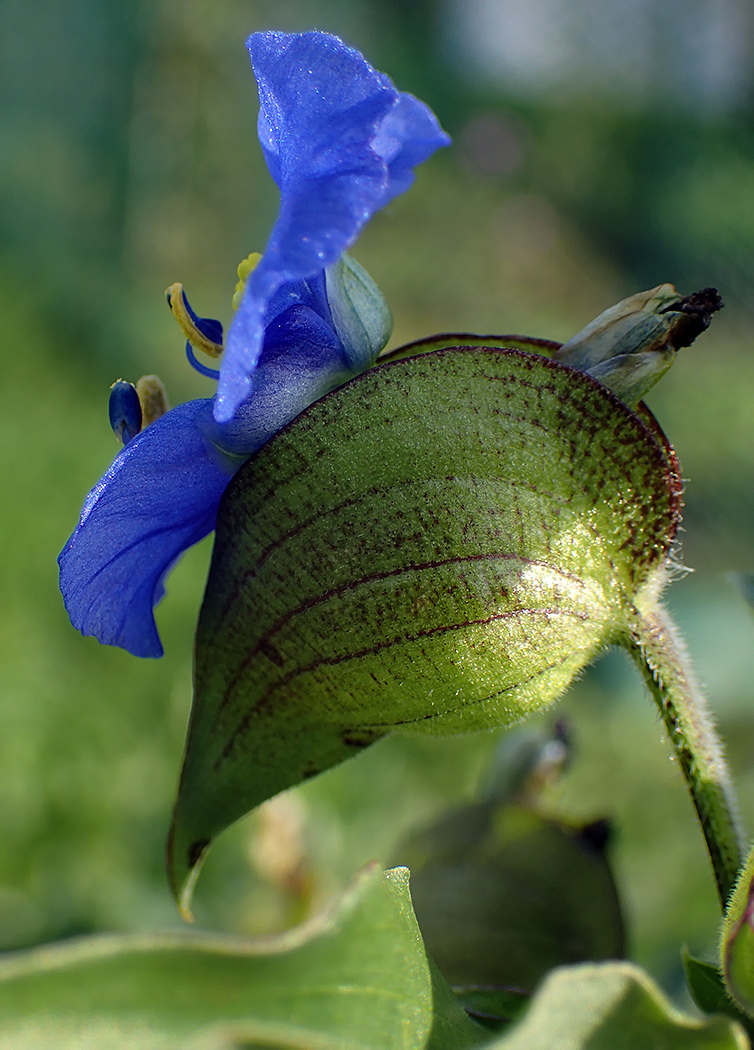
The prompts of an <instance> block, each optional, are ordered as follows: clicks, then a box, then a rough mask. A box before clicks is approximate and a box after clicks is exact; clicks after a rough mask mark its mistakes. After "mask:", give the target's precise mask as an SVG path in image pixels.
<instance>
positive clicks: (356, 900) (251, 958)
mask: <svg viewBox="0 0 754 1050" xmlns="http://www.w3.org/2000/svg"><path fill="white" fill-rule="evenodd" d="M483 1035H484V1033H483V1030H482V1029H480V1028H479V1027H478V1026H477V1025H476V1024H475V1023H474V1022H472V1021H471V1020H469V1018H468V1017H467V1016H466V1015H465V1013H464V1012H463V1010H462V1009H461V1007H460V1006H459V1005H458V1004H457V1002H456V1001H455V998H454V996H453V993H452V992H451V991H450V989H449V988H448V986H447V985H446V984H445V982H444V981H443V980H442V978H440V977H439V976H438V974H437V973H436V972H435V971H434V969H433V967H432V965H431V963H430V962H429V961H428V959H427V955H426V952H425V951H424V947H423V944H422V941H421V937H420V934H419V931H418V928H417V925H416V920H415V919H414V916H413V913H412V911H411V900H410V896H409V891H408V873H407V872H406V871H404V870H400V869H398V870H394V871H392V872H387V873H386V874H385V875H383V874H382V873H381V872H379V871H377V870H376V869H375V868H372V869H371V870H367V871H365V872H363V873H362V875H361V876H360V878H359V879H358V880H357V882H356V883H355V884H354V886H353V887H352V888H351V890H350V891H349V892H348V893H347V894H346V895H345V896H344V898H343V899H342V901H341V902H340V904H339V906H338V907H337V909H334V910H333V911H332V912H331V913H330V914H327V915H325V916H324V917H323V918H322V919H320V920H318V921H316V922H313V923H310V924H308V925H307V926H305V927H301V928H299V929H298V930H296V931H293V932H292V933H290V934H287V935H284V936H282V937H280V938H274V939H268V940H266V941H259V942H249V941H242V940H240V939H237V938H230V937H223V936H220V935H217V934H212V933H202V932H196V933H194V932H190V933H186V934H177V933H175V934H167V933H165V934H144V935H121V936H106V937H97V938H91V939H86V940H81V941H75V942H71V943H68V944H61V945H54V946H50V947H44V948H39V949H35V950H32V951H28V952H20V953H18V954H16V955H11V956H8V957H6V959H5V960H3V962H2V964H0V1044H1V1045H3V1046H13V1047H15V1048H27V1047H28V1048H29V1050H31V1048H34V1050H45V1048H47V1047H49V1048H50V1050H64V1048H70V1050H73V1048H76V1050H82V1048H92V1050H95V1048H96V1050H108V1048H113V1050H116V1048H121V1047H122V1048H126V1047H128V1048H131V1047H135V1046H138V1047H139V1048H140V1050H142V1048H145V1050H146V1048H150V1050H151V1048H155V1050H156V1048H157V1047H159V1048H160V1050H163V1048H169V1047H176V1048H180V1050H184V1048H186V1047H191V1046H196V1047H201V1048H202V1050H214V1048H216V1047H217V1048H219V1047H228V1046H241V1045H243V1046H248V1045H250V1046H267V1047H270V1046H276V1047H289V1046H290V1047H307V1048H312V1050H315V1048H319V1047H322V1048H324V1047H327V1048H328V1050H385V1048H387V1047H390V1048H401V1047H402V1048H405V1050H415V1048H417V1047H424V1046H427V1047H432V1048H434V1050H451V1048H463V1047H468V1046H472V1045H474V1043H476V1042H478V1041H479V1039H480V1036H483Z"/></svg>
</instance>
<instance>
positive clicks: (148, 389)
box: [136, 376, 170, 430]
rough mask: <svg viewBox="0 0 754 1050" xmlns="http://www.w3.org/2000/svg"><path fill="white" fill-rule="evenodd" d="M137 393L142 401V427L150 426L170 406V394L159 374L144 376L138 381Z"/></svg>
mask: <svg viewBox="0 0 754 1050" xmlns="http://www.w3.org/2000/svg"><path fill="white" fill-rule="evenodd" d="M136 393H137V394H138V395H139V401H140V402H141V420H142V422H141V428H142V430H143V429H144V427H148V426H149V424H150V423H154V421H155V420H156V419H159V418H160V416H164V415H165V413H166V412H167V410H168V409H169V408H170V405H169V404H168V395H167V392H166V391H165V387H164V385H163V382H162V380H161V379H160V378H159V376H142V377H141V379H139V380H138V381H137V383H136Z"/></svg>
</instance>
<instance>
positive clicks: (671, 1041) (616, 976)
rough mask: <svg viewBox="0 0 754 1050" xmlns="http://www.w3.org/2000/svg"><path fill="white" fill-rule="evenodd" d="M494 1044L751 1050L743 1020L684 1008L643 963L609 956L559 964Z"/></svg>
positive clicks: (505, 1047)
mask: <svg viewBox="0 0 754 1050" xmlns="http://www.w3.org/2000/svg"><path fill="white" fill-rule="evenodd" d="M489 1047H490V1050H492V1048H494V1050H554V1048H555V1047H557V1050H638V1048H639V1047H641V1048H642V1050H648V1048H650V1047H651V1048H652V1050H748V1048H749V1040H748V1039H747V1037H746V1035H745V1034H744V1031H743V1029H742V1028H741V1026H740V1025H739V1024H737V1022H735V1021H732V1020H731V1019H730V1018H724V1017H712V1018H709V1019H707V1020H704V1021H700V1020H697V1019H696V1018H693V1017H690V1016H689V1015H688V1014H683V1013H681V1012H680V1011H678V1010H676V1009H675V1008H674V1007H673V1006H671V1004H670V1003H669V1002H668V1000H667V999H666V998H665V996H664V995H663V993H662V992H661V991H660V989H659V988H658V987H657V985H656V984H655V982H654V981H653V980H652V979H651V978H650V977H649V976H648V975H647V974H646V973H645V972H644V971H643V970H641V969H639V967H638V966H634V965H633V964H631V963H627V962H607V963H597V964H590V963H586V964H584V965H582V966H571V967H568V968H566V969H561V970H555V971H553V973H552V974H550V976H549V977H548V978H547V979H546V980H545V981H544V983H543V984H542V986H541V988H540V989H539V991H538V992H537V994H536V996H535V997H534V999H533V1000H532V1003H531V1006H530V1007H529V1009H528V1010H527V1012H526V1015H525V1016H524V1017H523V1019H522V1020H521V1021H520V1022H519V1023H518V1024H516V1025H515V1027H514V1028H513V1029H512V1030H511V1031H510V1032H507V1033H506V1034H505V1035H503V1036H502V1037H500V1038H498V1039H497V1040H496V1041H494V1042H492V1043H490V1044H489Z"/></svg>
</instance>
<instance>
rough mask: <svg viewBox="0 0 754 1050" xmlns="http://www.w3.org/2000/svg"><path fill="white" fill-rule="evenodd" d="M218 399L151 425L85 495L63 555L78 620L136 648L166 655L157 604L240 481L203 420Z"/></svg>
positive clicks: (68, 599)
mask: <svg viewBox="0 0 754 1050" xmlns="http://www.w3.org/2000/svg"><path fill="white" fill-rule="evenodd" d="M211 405H212V402H211V401H208V400H200V401H189V402H187V403H186V404H184V405H179V406H178V407H177V408H174V409H171V411H170V412H168V413H167V414H166V415H164V416H163V417H162V418H161V419H158V420H157V421H156V422H155V423H152V424H151V425H150V426H148V427H147V428H146V429H145V430H143V431H142V432H141V433H140V434H139V435H137V437H136V438H134V440H133V441H131V442H130V443H129V444H128V445H127V446H126V447H125V448H124V449H123V451H122V452H121V453H120V454H119V455H118V456H117V457H116V459H115V460H114V462H113V464H112V466H111V467H110V469H109V470H108V472H107V473H106V474H105V475H104V477H103V478H102V479H101V480H100V482H99V483H98V484H97V485H96V486H95V487H94V488H93V489H92V491H91V492H90V493H89V496H88V497H87V500H86V503H85V504H84V510H83V512H82V514H81V520H80V521H79V524H78V526H77V527H76V530H75V532H74V533H73V535H72V536H71V538H70V539H69V541H68V543H67V544H66V545H65V547H64V549H63V551H62V552H61V554H60V557H59V558H58V563H59V565H60V589H61V591H62V593H63V598H64V600H65V605H66V609H67V610H68V614H69V616H70V618H71V622H72V623H73V625H74V627H76V628H78V630H80V631H81V633H82V634H85V635H94V637H95V638H98V639H99V641H100V642H103V643H105V644H107V645H119V646H121V647H122V648H124V649H127V650H128V651H129V652H131V653H133V654H134V656H161V655H162V651H163V650H162V644H161V642H160V638H159V635H158V633H157V625H156V624H155V620H154V613H153V609H154V606H155V605H156V604H157V602H158V601H159V600H160V598H161V597H162V594H163V591H164V588H163V585H162V580H163V577H164V576H165V573H166V572H167V570H168V569H169V568H170V566H171V565H172V564H173V562H175V560H176V559H177V558H178V557H179V555H180V554H181V553H182V552H183V551H184V550H186V549H187V548H188V547H190V546H192V545H193V544H194V543H197V542H198V541H199V540H200V539H202V538H203V537H204V536H206V535H207V533H209V532H211V531H212V529H214V527H215V519H216V517H217V507H218V504H219V502H220V497H221V496H222V494H223V492H224V491H225V487H226V485H227V484H228V481H229V480H230V477H229V475H228V474H227V473H225V472H224V471H223V470H221V469H220V467H219V466H218V465H217V464H216V462H215V461H214V459H213V458H212V457H211V456H210V454H209V453H208V451H207V447H206V445H205V442H204V438H203V437H202V432H201V429H200V423H201V420H202V419H203V418H204V417H207V416H209V415H210V414H211Z"/></svg>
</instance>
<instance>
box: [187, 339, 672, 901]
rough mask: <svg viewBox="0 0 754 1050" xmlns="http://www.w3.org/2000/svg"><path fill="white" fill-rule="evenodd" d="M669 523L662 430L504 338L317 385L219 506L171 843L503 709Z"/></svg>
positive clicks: (610, 604) (611, 598)
mask: <svg viewBox="0 0 754 1050" xmlns="http://www.w3.org/2000/svg"><path fill="white" fill-rule="evenodd" d="M677 520H678V481H677V475H676V474H675V469H674V464H673V461H672V459H671V457H670V455H669V453H668V451H667V447H666V445H665V444H664V441H663V439H662V437H661V435H659V433H658V432H657V430H650V429H648V427H647V426H646V425H645V424H644V423H643V422H642V421H641V420H640V419H639V417H638V416H637V415H635V414H634V413H633V412H631V411H630V410H629V409H627V408H626V406H625V405H624V404H623V403H622V402H620V401H619V400H618V399H617V398H615V397H614V396H613V395H612V394H611V393H610V392H609V391H608V390H606V389H605V388H604V387H603V386H601V385H599V384H598V383H596V382H594V381H593V380H592V379H591V378H590V377H589V376H586V375H584V374H583V373H580V372H577V371H575V370H573V369H571V368H568V367H567V366H565V365H557V364H553V363H552V362H551V361H549V360H548V359H546V358H544V357H540V356H537V355H530V354H526V353H521V352H518V351H514V350H493V349H479V348H476V349H475V348H456V349H450V350H444V351H438V352H436V353H433V354H424V355H421V356H419V357H415V358H410V359H407V360H404V361H397V362H394V363H389V364H386V365H383V366H382V367H380V368H377V369H375V370H373V371H371V372H368V373H366V374H365V375H363V376H361V377H359V378H358V379H357V380H355V381H354V382H352V383H350V384H347V385H346V386H345V387H343V388H341V389H340V390H337V391H335V392H333V393H332V394H330V395H328V396H327V397H325V398H323V399H322V400H320V401H319V402H317V403H316V404H315V405H313V406H312V407H311V408H310V409H308V410H307V411H306V412H304V413H302V414H301V415H300V416H299V417H298V418H297V419H296V420H295V421H294V422H293V423H292V424H291V425H290V426H289V427H287V428H285V429H284V430H283V431H282V432H281V433H279V434H278V435H276V436H275V437H274V438H273V439H272V440H271V441H270V442H269V443H268V444H267V445H266V446H265V447H264V448H263V449H261V450H260V452H259V454H257V455H256V456H254V457H252V459H251V460H250V461H249V462H248V463H247V464H246V465H245V466H244V467H243V468H242V469H241V470H240V471H239V473H238V475H237V476H236V478H235V479H234V482H233V483H231V485H230V486H229V488H228V490H227V492H226V495H225V497H224V499H223V502H222V504H221V508H220V513H219V517H218V524H217V534H216V541H215V549H214V555H213V562H212V567H211V570H210V576H209V581H208V584H207V591H206V594H205V599H204V605H203V608H202V612H201V616H200V622H199V627H198V631H197V641H196V665H195V696H194V708H193V712H192V719H191V725H190V728H189V738H188V743H187V752H186V758H185V764H184V769H183V775H182V779H181V785H180V789H179V797H178V801H177V804H176V810H175V814H174V824H173V829H172V834H171V841H170V846H169V872H170V878H171V884H172V886H173V889H174V892H175V893H176V896H182V901H183V904H184V906H186V905H187V901H188V898H189V895H190V890H191V883H190V881H187V880H188V879H189V875H190V873H191V872H192V869H193V870H194V871H196V870H198V869H196V865H197V863H198V860H199V858H200V857H201V855H202V853H203V852H204V850H205V849H206V847H207V845H208V844H209V842H210V841H211V840H212V839H213V838H214V837H215V836H216V835H217V834H218V833H219V832H220V831H222V830H223V829H224V828H225V827H227V825H228V824H230V823H231V822H232V821H234V820H235V819H237V818H238V817H240V816H241V815H242V814H243V813H245V812H246V811H247V810H249V809H251V808H252V807H253V806H255V805H257V804H258V803H259V802H261V801H263V800H264V799H266V798H268V797H270V796H271V795H274V794H276V793H277V792H278V791H280V790H282V789H283V788H286V787H289V786H291V785H293V784H296V783H298V782H300V781H301V780H304V779H306V778H308V777H311V776H313V775H315V774H317V773H319V772H321V771H322V770H324V769H327V768H328V767H330V766H332V765H334V764H336V763H338V762H341V761H342V760H343V759H345V758H348V757H350V756H352V755H354V754H356V753H357V752H358V751H359V750H361V749H362V748H363V747H365V746H367V745H368V744H370V743H372V742H373V741H375V740H377V739H379V738H380V737H382V736H384V735H385V734H387V733H390V732H393V731H400V732H408V733H422V734H423V733H457V732H461V731H468V730H474V729H482V728H489V727H492V726H504V725H511V724H512V723H515V722H517V721H519V720H521V719H522V718H524V717H526V716H527V715H529V714H531V713H532V712H534V711H536V710H539V709H542V708H543V707H545V706H546V705H548V704H550V703H551V702H552V701H553V700H555V699H557V697H559V696H560V695H561V694H562V693H563V691H564V690H565V688H566V687H567V686H568V684H569V683H570V681H571V680H572V678H573V677H574V675H576V674H577V673H578V672H579V671H580V670H581V669H582V668H583V667H585V666H586V665H587V664H588V663H589V662H590V661H591V660H592V659H593V658H594V657H595V656H596V654H597V653H598V652H599V651H600V650H601V649H602V648H603V647H604V646H605V645H607V644H610V643H612V642H616V641H620V640H622V639H626V638H628V636H629V634H630V632H631V630H632V626H633V620H634V618H635V616H636V605H637V604H638V603H640V602H641V600H642V596H644V598H645V599H646V600H649V601H650V602H651V600H652V598H653V596H654V595H655V593H656V591H657V589H658V587H659V586H660V581H661V578H662V572H663V567H664V563H665V559H666V556H667V553H668V550H669V547H670V544H671V541H672V538H673V536H674V534H675V529H676V526H677Z"/></svg>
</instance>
